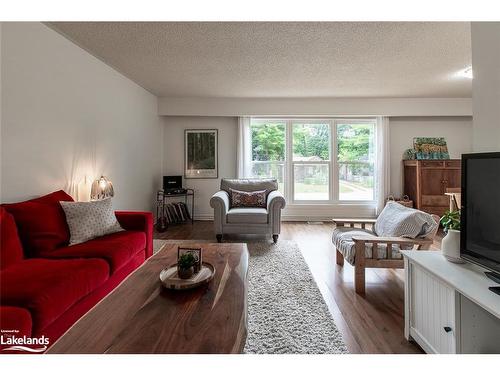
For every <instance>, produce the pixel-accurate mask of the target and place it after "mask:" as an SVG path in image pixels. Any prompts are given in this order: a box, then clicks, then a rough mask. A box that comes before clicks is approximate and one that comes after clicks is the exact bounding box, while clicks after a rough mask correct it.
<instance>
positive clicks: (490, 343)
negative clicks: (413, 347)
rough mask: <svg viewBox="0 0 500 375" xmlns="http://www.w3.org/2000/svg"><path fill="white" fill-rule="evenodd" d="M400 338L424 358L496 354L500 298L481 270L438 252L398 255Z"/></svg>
mask: <svg viewBox="0 0 500 375" xmlns="http://www.w3.org/2000/svg"><path fill="white" fill-rule="evenodd" d="M401 253H402V254H403V256H404V261H405V276H406V279H405V337H406V339H407V340H412V339H413V340H415V341H416V342H417V343H418V344H419V345H420V346H421V347H422V349H424V350H425V351H426V352H427V353H500V295H497V294H495V293H493V292H492V291H490V290H488V287H490V286H498V284H495V282H494V281H492V280H490V279H488V278H487V277H486V276H485V274H484V271H486V270H485V269H483V268H481V267H479V266H477V265H474V264H471V263H465V264H455V263H451V262H449V261H447V260H446V259H445V258H444V257H443V256H442V255H441V252H440V251H402V252H401Z"/></svg>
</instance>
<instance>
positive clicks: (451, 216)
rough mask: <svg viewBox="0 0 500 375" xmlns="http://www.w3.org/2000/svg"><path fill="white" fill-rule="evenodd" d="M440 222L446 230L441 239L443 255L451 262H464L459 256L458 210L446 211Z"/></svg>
mask: <svg viewBox="0 0 500 375" xmlns="http://www.w3.org/2000/svg"><path fill="white" fill-rule="evenodd" d="M440 222H441V225H442V226H443V228H444V231H445V232H446V236H444V238H443V240H442V241H441V252H442V253H443V256H444V257H445V258H446V259H447V260H449V261H450V262H453V263H465V262H464V261H463V260H462V258H460V211H458V210H457V211H447V212H446V213H445V214H444V215H443V217H442V218H441V221H440Z"/></svg>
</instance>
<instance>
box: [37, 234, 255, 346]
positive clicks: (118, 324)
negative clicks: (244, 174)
mask: <svg viewBox="0 0 500 375" xmlns="http://www.w3.org/2000/svg"><path fill="white" fill-rule="evenodd" d="M189 246H190V247H201V248H203V260H204V261H206V262H210V263H212V264H213V265H214V266H215V268H216V273H215V276H214V279H213V280H212V281H211V282H210V284H208V285H207V286H202V287H200V288H198V289H192V290H184V291H180V290H167V289H165V288H163V287H162V285H161V283H160V280H159V274H160V271H161V270H162V269H163V268H165V267H167V266H169V265H171V264H173V263H175V262H176V258H177V247H178V244H175V243H171V244H170V243H169V244H166V245H165V246H164V247H163V248H162V249H161V250H160V251H159V252H158V253H157V254H155V255H154V256H152V257H151V258H150V259H149V260H148V261H147V262H145V263H144V264H143V265H142V266H141V267H140V268H138V269H137V270H136V271H135V272H134V273H132V274H131V275H130V276H129V277H128V278H127V279H125V280H124V281H123V282H122V284H120V285H119V286H118V287H117V288H116V289H115V290H114V291H113V292H111V293H110V294H109V295H108V296H107V297H105V298H104V299H103V300H102V301H101V302H99V303H98V304H97V305H96V306H95V307H94V308H93V309H92V310H90V311H89V312H88V313H87V314H86V315H84V316H83V317H82V318H81V319H80V320H79V321H78V322H76V323H75V325H73V327H71V328H70V329H69V330H68V331H67V332H66V333H65V334H64V335H63V336H61V338H60V339H59V340H58V341H57V342H55V343H54V345H52V346H51V347H50V348H49V350H48V351H47V353H52V354H56V353H144V354H146V353H240V352H241V351H242V350H243V347H244V345H245V340H246V335H247V270H248V250H247V246H246V244H235V243H232V244H230V243H224V244H219V243H217V244H215V243H214V244H208V243H200V244H193V243H190V244H189Z"/></svg>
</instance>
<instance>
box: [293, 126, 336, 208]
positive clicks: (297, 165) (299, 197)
mask: <svg viewBox="0 0 500 375" xmlns="http://www.w3.org/2000/svg"><path fill="white" fill-rule="evenodd" d="M292 139H293V160H292V163H293V198H294V200H295V201H308V200H313V201H326V200H329V197H330V182H329V181H330V125H329V124H328V123H296V122H292Z"/></svg>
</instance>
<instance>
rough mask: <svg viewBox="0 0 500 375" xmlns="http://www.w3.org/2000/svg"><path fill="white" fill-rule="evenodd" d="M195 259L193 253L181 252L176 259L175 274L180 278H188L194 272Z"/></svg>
mask: <svg viewBox="0 0 500 375" xmlns="http://www.w3.org/2000/svg"><path fill="white" fill-rule="evenodd" d="M195 263H196V259H195V257H194V256H193V254H190V253H187V254H182V255H181V256H180V257H179V259H178V260H177V274H178V275H179V277H180V278H181V279H189V278H190V277H191V276H193V273H194V267H193V266H194V264H195Z"/></svg>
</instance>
